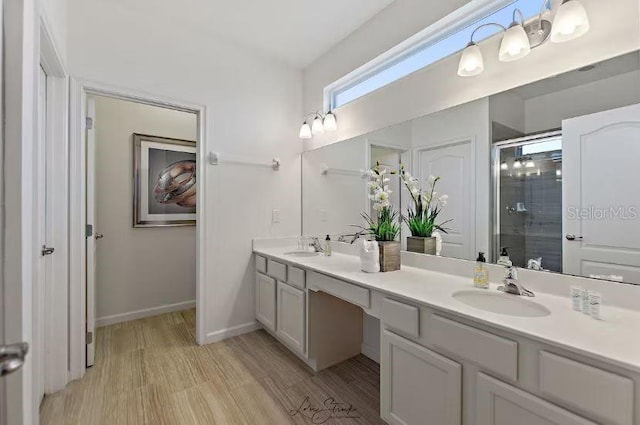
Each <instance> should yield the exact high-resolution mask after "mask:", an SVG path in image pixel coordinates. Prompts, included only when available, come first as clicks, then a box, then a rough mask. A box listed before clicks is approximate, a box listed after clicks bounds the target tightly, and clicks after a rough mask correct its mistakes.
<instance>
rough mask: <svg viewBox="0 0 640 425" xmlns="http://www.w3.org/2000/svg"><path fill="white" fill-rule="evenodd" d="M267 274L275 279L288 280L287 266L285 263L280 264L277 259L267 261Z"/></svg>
mask: <svg viewBox="0 0 640 425" xmlns="http://www.w3.org/2000/svg"><path fill="white" fill-rule="evenodd" d="M267 274H268V275H269V276H271V277H272V278H274V279H275V280H280V281H282V282H286V281H287V266H285V265H284V264H280V263H278V262H277V261H273V260H268V261H267Z"/></svg>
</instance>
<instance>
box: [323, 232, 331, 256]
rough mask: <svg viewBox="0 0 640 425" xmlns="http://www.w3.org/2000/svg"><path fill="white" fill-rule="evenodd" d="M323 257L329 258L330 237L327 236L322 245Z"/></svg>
mask: <svg viewBox="0 0 640 425" xmlns="http://www.w3.org/2000/svg"><path fill="white" fill-rule="evenodd" d="M324 255H326V256H327V257H331V236H329V235H327V238H326V239H325V245H324Z"/></svg>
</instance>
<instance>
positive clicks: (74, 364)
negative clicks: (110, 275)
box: [69, 78, 209, 379]
mask: <svg viewBox="0 0 640 425" xmlns="http://www.w3.org/2000/svg"><path fill="white" fill-rule="evenodd" d="M70 93H71V95H70V96H71V97H70V117H69V122H70V146H69V170H70V175H69V179H70V180H69V182H70V185H69V200H70V202H69V205H70V209H69V222H70V223H74V225H72V226H71V227H70V228H69V239H70V246H69V254H70V255H69V263H70V264H69V267H70V269H69V271H70V276H69V277H70V279H69V284H70V285H69V287H70V297H69V301H70V305H69V313H70V315H69V320H70V322H69V329H70V344H69V346H70V353H69V357H70V358H69V360H70V377H71V379H79V378H81V377H82V376H83V375H84V373H85V369H86V338H87V335H86V312H87V303H86V295H87V294H86V282H87V279H86V258H87V251H86V237H85V232H86V224H87V223H86V187H87V179H86V149H85V148H86V132H85V124H86V104H87V96H89V95H96V96H105V97H111V98H115V99H121V100H125V101H131V102H137V103H143V104H146V105H151V106H158V107H161V108H169V109H175V110H179V111H183V112H190V113H193V114H196V115H197V117H198V133H197V145H196V148H197V151H196V160H197V161H198V163H199V164H200V166H199V167H198V179H197V183H196V184H197V205H198V208H197V211H196V343H198V344H204V343H205V342H206V333H205V327H204V318H205V315H204V312H205V308H204V299H205V291H206V288H205V283H206V282H207V279H206V275H207V268H206V259H207V258H208V254H207V251H208V250H207V243H206V237H205V235H206V228H205V226H206V218H205V214H204V206H205V205H206V181H207V161H206V144H207V143H206V140H207V139H206V135H207V131H208V129H209V127H208V123H207V120H208V117H207V108H206V106H203V105H198V104H194V103H188V102H183V101H178V100H174V99H170V98H166V97H161V96H156V95H153V94H149V93H145V92H139V91H135V90H130V89H126V88H121V87H115V86H111V85H107V84H103V83H98V82H92V81H86V80H81V79H76V78H71V82H70Z"/></svg>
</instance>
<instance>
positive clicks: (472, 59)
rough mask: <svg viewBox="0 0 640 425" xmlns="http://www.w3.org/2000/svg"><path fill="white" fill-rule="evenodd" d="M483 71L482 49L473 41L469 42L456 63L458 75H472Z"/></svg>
mask: <svg viewBox="0 0 640 425" xmlns="http://www.w3.org/2000/svg"><path fill="white" fill-rule="evenodd" d="M482 71H484V59H483V58H482V51H481V50H480V47H479V46H478V45H477V44H475V43H469V45H467V47H466V48H465V49H464V50H463V51H462V57H460V64H459V65H458V75H459V76H461V77H473V76H475V75H478V74H481V73H482Z"/></svg>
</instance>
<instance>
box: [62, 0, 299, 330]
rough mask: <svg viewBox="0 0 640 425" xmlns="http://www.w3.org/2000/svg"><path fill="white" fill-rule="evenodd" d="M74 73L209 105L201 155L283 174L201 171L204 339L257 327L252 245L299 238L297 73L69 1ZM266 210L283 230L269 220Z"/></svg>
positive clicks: (119, 9)
mask: <svg viewBox="0 0 640 425" xmlns="http://www.w3.org/2000/svg"><path fill="white" fill-rule="evenodd" d="M68 19H69V33H68V39H69V45H68V52H69V55H68V63H69V69H70V72H71V73H72V74H73V75H76V76H78V77H81V78H84V79H90V80H95V81H98V82H102V83H106V84H109V85H114V86H118V87H124V88H131V89H134V90H136V91H143V92H148V93H152V94H154V95H158V96H164V97H168V98H171V99H176V100H183V101H187V102H189V103H195V104H201V105H205V106H206V107H207V110H206V113H207V116H206V119H207V124H208V127H207V135H206V140H205V143H206V150H207V151H219V152H221V153H222V154H223V157H224V154H233V155H235V156H241V157H250V158H253V159H257V160H260V161H270V160H271V158H272V157H274V156H278V157H280V159H281V161H282V167H281V169H280V171H278V172H274V171H272V170H271V169H270V168H266V167H265V168H257V167H250V166H241V165H237V166H236V165H218V166H211V165H207V166H208V167H210V168H209V170H208V175H207V177H208V180H207V181H206V187H207V195H208V196H207V204H206V205H203V206H202V207H203V208H205V210H206V211H207V215H206V218H205V220H201V222H200V223H198V224H199V226H203V228H204V231H205V234H206V244H205V246H204V247H203V249H204V250H205V255H206V258H205V261H206V275H207V279H206V280H207V281H206V288H205V290H204V294H203V297H204V299H205V304H204V311H201V313H203V314H204V315H205V317H204V325H205V326H204V327H205V333H206V334H207V335H208V340H213V339H216V338H220V337H222V336H224V335H226V334H228V333H227V332H231V331H233V332H239V331H242V330H248V329H251V328H252V327H253V326H255V317H254V273H253V269H252V266H251V264H252V262H251V240H252V238H255V237H269V236H289V235H297V234H299V233H300V217H301V212H300V155H299V154H300V151H301V146H300V141H299V140H298V137H297V133H298V130H299V119H300V116H302V108H301V100H302V95H301V72H300V71H299V70H296V69H293V68H291V67H289V66H288V65H285V64H283V63H280V62H278V61H275V60H271V59H269V58H266V57H263V56H261V55H260V54H259V53H258V52H255V51H250V50H247V49H245V48H244V47H242V46H239V45H236V44H233V43H231V42H228V41H226V40H223V39H212V38H205V37H204V36H203V35H202V34H200V33H198V32H196V31H195V30H193V29H191V28H185V27H177V26H175V25H173V23H172V22H171V20H170V18H166V19H164V20H161V19H160V18H150V17H149V16H146V15H144V14H141V13H136V12H132V11H130V10H128V9H126V8H125V7H124V6H122V4H114V2H106V1H101V0H70V1H69V16H68ZM272 209H279V210H280V212H281V213H280V217H281V220H280V223H277V224H272V223H271V211H272Z"/></svg>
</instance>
